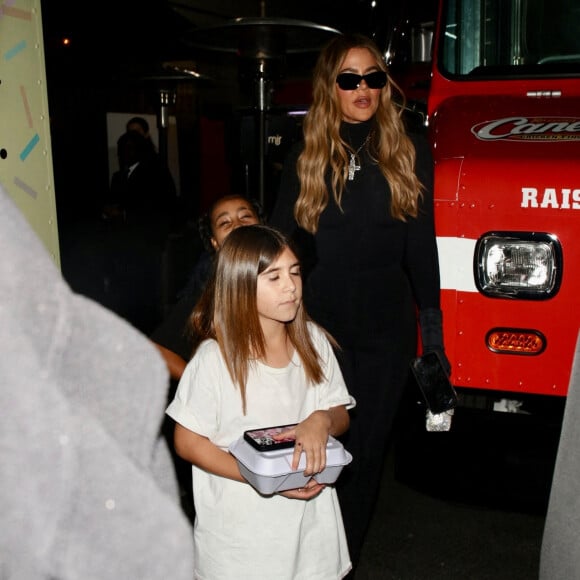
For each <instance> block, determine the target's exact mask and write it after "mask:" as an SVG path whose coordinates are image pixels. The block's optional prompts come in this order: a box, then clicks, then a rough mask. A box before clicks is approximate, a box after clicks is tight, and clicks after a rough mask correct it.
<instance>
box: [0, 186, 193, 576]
mask: <svg viewBox="0 0 580 580" xmlns="http://www.w3.org/2000/svg"><path fill="white" fill-rule="evenodd" d="M0 245H1V247H2V248H3V249H4V256H3V259H2V261H1V263H0V344H1V345H2V350H1V352H2V354H1V358H0V406H1V407H2V409H4V410H5V413H4V414H3V418H2V421H1V422H0V463H1V465H2V467H1V469H0V474H1V475H0V477H1V481H0V514H1V516H0V517H1V519H2V534H0V562H1V565H0V567H1V573H0V576H1V577H2V578H6V579H8V578H10V579H15V580H16V579H22V580H54V579H59V580H118V579H119V578H125V579H139V580H162V579H164V578H167V574H168V570H171V574H170V575H171V578H172V580H178V579H179V580H191V577H192V574H193V558H192V553H193V545H192V530H191V527H190V525H189V522H188V521H187V519H186V517H185V515H184V514H183V512H182V510H181V508H180V506H179V496H178V489H177V484H176V480H175V476H174V471H173V469H172V465H171V458H170V454H169V450H168V449H167V443H166V441H165V439H164V438H163V437H161V435H160V427H161V422H162V418H163V416H164V413H163V410H164V406H165V403H166V392H167V385H168V376H167V369H166V368H165V365H164V364H163V360H162V359H161V357H160V356H158V355H157V353H156V351H155V349H154V348H153V347H152V346H151V344H150V342H149V341H148V340H147V339H146V338H145V337H144V336H143V335H141V334H139V333H138V332H137V331H136V330H135V329H134V328H132V327H131V326H130V325H129V324H127V323H126V322H125V321H123V320H122V319H120V318H119V317H117V316H116V315H115V314H113V313H112V312H109V311H108V310H106V309H105V308H103V307H102V306H100V305H99V304H97V303H95V302H93V301H92V300H90V299H88V298H85V297H83V296H80V295H78V294H75V293H73V292H72V291H71V290H70V288H69V286H68V285H67V284H66V283H65V282H64V280H63V278H62V276H61V273H60V272H59V271H58V269H57V268H56V266H55V264H54V262H53V261H52V260H51V258H50V257H49V255H48V253H47V251H46V249H45V248H44V246H43V245H42V243H41V242H40V240H39V239H38V238H37V237H36V236H35V234H34V232H33V231H32V230H31V228H30V227H29V225H28V223H27V222H26V220H25V219H24V217H23V216H22V215H21V214H20V212H19V211H18V209H17V207H16V206H15V204H14V202H13V201H12V199H11V198H10V197H9V196H8V195H7V194H6V193H5V192H4V191H3V190H2V189H1V188H0Z"/></svg>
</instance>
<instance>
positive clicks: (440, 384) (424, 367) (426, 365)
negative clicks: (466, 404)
mask: <svg viewBox="0 0 580 580" xmlns="http://www.w3.org/2000/svg"><path fill="white" fill-rule="evenodd" d="M411 370H412V371H413V374H414V375H415V380H416V381H417V384H418V385H419V389H420V390H421V393H422V394H423V397H424V399H425V403H426V404H427V407H428V408H429V410H430V411H431V413H433V414H435V415H436V414H438V413H443V412H444V411H449V410H450V409H453V408H454V407H456V406H457V393H456V392H455V389H454V388H453V385H452V384H451V381H450V380H449V377H448V376H447V373H446V372H445V369H444V368H443V363H442V361H441V358H440V356H439V353H437V352H435V351H433V352H428V353H425V354H424V355H423V356H420V357H418V358H415V359H413V360H412V361H411Z"/></svg>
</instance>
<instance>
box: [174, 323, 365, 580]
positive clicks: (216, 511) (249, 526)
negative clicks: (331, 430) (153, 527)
mask: <svg viewBox="0 0 580 580" xmlns="http://www.w3.org/2000/svg"><path fill="white" fill-rule="evenodd" d="M309 328H310V332H311V335H312V338H313V342H314V344H315V347H316V349H317V350H318V352H319V353H320V355H321V358H322V361H323V371H324V375H325V377H326V378H325V380H324V381H323V382H322V383H321V384H318V385H315V386H314V385H309V384H308V383H307V382H306V377H305V373H304V371H303V368H302V364H301V361H300V358H299V357H298V355H297V354H296V353H295V354H294V357H293V359H292V361H291V362H290V364H289V365H288V366H287V367H286V368H272V367H268V366H266V365H264V364H262V363H259V362H257V363H255V364H253V365H251V366H250V371H249V376H248V382H247V386H246V402H247V413H246V415H243V413H242V398H241V395H240V390H239V388H237V387H236V386H235V385H234V383H233V382H232V380H231V378H230V375H229V373H228V370H227V368H226V365H225V364H224V361H223V358H222V355H221V352H220V350H219V347H218V344H217V342H215V341H214V340H207V341H205V342H204V343H202V344H201V345H200V347H199V349H198V350H197V352H196V354H195V356H194V357H193V359H192V360H191V361H190V362H189V363H188V365H187V367H186V369H185V372H184V374H183V376H182V378H181V380H180V382H179V386H178V388H177V392H176V394H175V398H174V399H173V401H172V402H171V404H170V405H169V407H168V408H167V414H168V415H169V416H170V417H172V418H173V419H174V420H175V421H177V422H178V423H180V424H181V425H183V426H184V427H185V428H187V429H189V430H191V431H194V432H195V433H198V434H200V435H203V436H205V437H208V438H209V439H210V440H211V441H212V442H213V443H215V444H216V445H217V446H219V447H221V448H222V449H224V450H227V448H228V446H229V445H230V444H231V443H232V442H233V441H235V440H236V439H238V438H239V437H240V436H241V435H242V433H243V432H244V431H245V430H247V429H255V428H258V427H267V426H270V425H285V424H290V423H297V422H300V421H302V420H303V419H305V418H306V417H308V416H309V415H310V414H311V413H312V412H313V411H315V410H318V409H329V408H331V407H335V406H337V405H346V406H347V408H352V407H353V406H354V405H355V401H354V399H353V398H352V397H351V396H350V395H349V393H348V391H347V389H346V385H345V383H344V379H343V377H342V374H341V372H340V368H339V366H338V363H337V361H336V358H335V356H334V352H333V351H332V347H331V345H330V343H329V342H328V340H327V339H326V337H325V336H324V334H323V333H322V332H321V330H320V329H319V328H318V327H316V326H315V325H314V324H310V325H309ZM192 474H193V497H194V502H195V513H196V521H195V528H194V543H195V567H196V578H198V579H200V580H230V579H231V580H272V579H273V578H276V580H285V579H286V580H335V579H338V578H343V577H344V576H345V575H346V574H347V572H348V571H349V570H350V567H351V564H350V557H349V554H348V548H347V544H346V536H345V532H344V526H343V523H342V516H341V513H340V507H339V504H338V498H337V495H336V490H335V489H334V487H332V486H328V487H326V488H325V489H324V490H323V491H322V492H321V493H320V494H319V495H318V496H316V497H315V498H313V499H311V500H309V501H302V500H294V499H288V498H285V497H283V496H281V495H272V496H263V495H261V494H259V493H258V492H257V491H256V490H255V489H254V488H253V487H252V486H251V485H249V484H247V483H240V482H237V481H233V480H231V479H227V478H224V477H220V476H216V475H212V474H210V473H208V472H206V471H204V470H202V469H199V468H198V467H195V466H193V471H192Z"/></svg>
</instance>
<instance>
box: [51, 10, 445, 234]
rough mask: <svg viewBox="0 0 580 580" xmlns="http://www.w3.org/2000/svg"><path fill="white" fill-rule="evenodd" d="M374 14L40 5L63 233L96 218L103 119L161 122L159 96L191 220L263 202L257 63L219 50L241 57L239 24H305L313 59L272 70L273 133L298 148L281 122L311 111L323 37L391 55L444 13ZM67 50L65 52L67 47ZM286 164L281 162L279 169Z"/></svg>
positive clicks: (303, 56) (104, 164) (104, 162)
mask: <svg viewBox="0 0 580 580" xmlns="http://www.w3.org/2000/svg"><path fill="white" fill-rule="evenodd" d="M374 4H375V6H374V7H371V2H370V1H369V0H365V1H361V0H350V1H338V2H333V1H315V2H312V1H310V2H307V1H296V2H287V1H282V0H276V1H270V2H263V3H260V2H255V1H253V0H252V1H251V2H250V1H245V0H242V1H234V0H232V1H224V0H215V1H212V2H209V1H207V0H206V1H197V0H181V1H173V0H150V1H149V2H146V3H145V2H140V1H138V0H122V1H117V2H103V3H99V4H86V3H79V2H73V1H72V0H60V1H59V2H50V3H49V2H45V3H43V6H42V11H43V28H44V39H45V47H46V51H45V57H46V70H47V82H48V96H49V109H50V116H51V137H52V144H53V159H54V172H55V187H56V193H57V205H58V211H59V223H60V225H61V227H63V228H66V227H67V226H68V225H69V224H70V223H71V222H72V223H75V222H76V221H77V220H78V219H79V218H81V219H82V218H84V217H86V216H87V215H95V214H96V213H98V211H99V207H100V203H101V199H102V197H103V194H104V192H105V191H106V189H107V187H108V185H109V183H108V180H109V177H108V176H109V172H108V159H107V134H106V113H107V112H125V111H131V112H140V113H147V114H155V115H157V116H158V115H159V90H160V88H161V87H162V86H163V87H165V86H167V85H170V88H171V90H172V91H174V92H175V94H176V101H175V105H173V106H172V107H171V108H170V112H171V114H172V115H175V117H176V120H177V127H178V144H179V152H180V153H179V155H180V158H179V165H180V184H179V186H180V190H181V191H182V197H183V202H184V204H185V209H184V212H185V213H186V214H187V215H189V216H195V215H197V214H198V213H199V212H200V211H203V210H204V209H205V208H206V207H207V205H208V204H209V202H210V201H211V200H212V199H213V198H215V197H219V196H220V195H222V194H223V193H226V191H227V190H237V191H242V192H245V193H248V191H247V190H248V189H251V190H253V191H255V189H256V176H255V166H256V162H257V158H256V146H255V143H256V141H255V135H254V132H255V131H257V129H256V123H255V114H256V103H257V93H256V90H257V89H256V79H255V69H254V68H253V67H254V66H255V65H256V63H255V61H252V59H251V58H250V59H243V58H240V57H239V56H237V55H236V54H235V53H234V52H233V51H231V52H224V51H221V50H214V49H215V48H216V47H223V46H224V43H225V45H226V46H229V47H230V48H235V47H234V46H232V45H231V32H232V29H231V28H229V25H230V24H231V23H232V21H233V19H234V18H237V17H243V18H262V17H265V18H267V19H274V20H276V21H285V20H287V19H289V20H291V21H295V22H299V23H300V25H301V26H299V27H298V32H297V33H296V35H295V36H293V37H292V41H291V44H292V46H290V47H289V48H290V49H295V48H298V47H302V46H308V47H312V48H313V50H311V51H308V52H302V53H300V54H297V55H296V54H293V53H292V50H289V51H288V54H287V55H285V57H284V58H283V59H282V60H281V61H278V59H273V60H272V61H270V62H269V66H270V64H271V68H270V69H269V70H268V83H269V85H268V88H269V92H268V102H267V108H268V111H269V113H270V114H269V117H270V120H269V122H270V123H271V124H272V125H273V126H274V128H275V129H276V130H277V131H286V132H289V133H290V134H292V136H293V137H294V135H295V134H298V133H299V128H297V127H296V126H289V125H288V123H287V122H286V120H285V119H286V116H285V114H284V113H285V112H286V111H287V110H288V109H289V108H293V107H299V106H301V105H302V108H304V107H303V105H305V104H307V101H308V98H309V78H310V75H311V70H312V66H313V65H314V61H315V58H316V54H317V50H316V49H317V47H318V46H320V45H321V44H322V43H323V41H326V40H327V39H328V38H330V35H319V34H318V31H317V28H316V26H323V27H330V28H332V29H336V30H339V31H341V32H362V33H364V34H367V35H368V36H371V37H372V38H374V39H375V40H376V42H377V44H378V45H379V46H380V47H381V49H384V48H385V47H386V45H387V42H388V38H389V34H390V32H391V30H392V28H393V26H395V25H396V24H398V23H400V22H402V21H403V20H404V19H406V18H411V19H414V20H421V21H423V20H432V19H433V17H434V14H435V10H436V0H421V1H420V2H419V1H416V2H403V1H401V0H397V1H387V0H377V2H375V3H374ZM264 15H265V16H264ZM314 25H316V26H314ZM206 30H211V31H212V32H211V33H210V34H209V35H206V36H205V37H204V40H203V42H202V44H201V46H200V45H199V43H198V44H196V43H195V39H196V34H198V33H199V32H200V31H202V32H203V31H206ZM65 38H67V39H69V43H68V44H64V43H63V40H64V39H65ZM289 42H290V41H289ZM228 43H229V45H228ZM167 62H171V63H174V64H175V63H178V64H179V65H180V66H181V67H184V66H185V67H186V68H188V69H194V70H195V71H196V72H198V73H199V74H200V75H201V79H200V80H191V77H190V78H189V79H187V80H185V82H182V81H180V80H175V78H176V77H177V76H179V75H181V76H183V75H182V74H181V73H179V72H176V71H175V70H168V69H167V68H164V66H163V65H164V63H167ZM282 156H283V151H279V152H278V157H282ZM274 162H275V163H279V162H280V159H275V160H272V163H274ZM248 168H249V169H248ZM248 172H249V173H250V180H249V182H248V178H247V175H246V174H247V173H248ZM252 172H253V173H254V175H253V174H252ZM270 173H271V172H270ZM270 173H268V174H267V179H268V183H267V187H268V197H269V200H268V203H267V204H266V205H271V202H272V199H273V196H274V195H275V189H276V186H277V183H276V181H275V179H276V176H275V175H274V176H273V175H270Z"/></svg>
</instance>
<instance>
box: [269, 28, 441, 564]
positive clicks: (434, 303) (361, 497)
mask: <svg viewBox="0 0 580 580" xmlns="http://www.w3.org/2000/svg"><path fill="white" fill-rule="evenodd" d="M403 102H404V97H403V95H402V94H401V93H400V91H399V89H398V87H397V85H396V84H395V83H394V82H393V80H392V79H391V78H390V76H389V75H388V71H387V67H386V65H385V62H384V61H383V58H382V55H381V53H380V51H379V50H378V48H377V46H376V45H375V44H374V42H373V41H372V40H370V39H369V38H367V37H365V36H361V35H341V36H337V37H334V38H333V39H332V40H331V41H330V42H329V43H328V44H327V45H326V46H325V48H324V49H323V50H322V52H321V54H320V56H319V58H318V62H317V64H316V67H315V70H314V76H313V101H312V105H311V106H310V108H309V111H308V113H307V115H306V117H305V120H304V126H303V130H304V140H303V142H301V143H299V144H297V145H296V146H295V147H294V148H293V150H292V151H291V152H290V153H289V156H288V158H287V160H286V162H285V166H284V170H283V173H282V177H281V185H280V190H279V193H278V198H277V200H276V203H275V205H274V209H273V212H272V215H271V216H270V219H269V223H270V224H271V225H273V226H275V227H278V228H279V229H281V230H282V231H284V232H286V233H287V234H288V235H290V236H292V237H294V238H295V240H296V241H297V243H299V244H300V246H301V254H302V255H301V259H302V262H303V264H304V266H305V270H306V271H305V284H304V302H305V305H306V307H307V308H308V311H309V312H310V314H311V315H312V317H313V318H314V320H316V321H317V322H318V323H319V324H321V325H322V326H324V327H325V328H326V329H327V330H329V332H330V333H331V334H332V335H333V336H334V337H335V338H336V339H337V341H338V343H339V344H340V346H341V349H340V351H337V357H338V360H339V363H340V366H341V369H342V372H343V375H344V378H345V381H346V383H347V386H348V388H349V391H350V392H351V393H352V394H353V396H354V397H355V399H356V400H357V407H356V410H353V412H352V414H351V417H352V420H351V427H350V429H349V431H348V433H347V434H346V435H345V436H344V438H343V442H344V443H345V445H346V447H347V449H348V450H349V451H350V452H351V453H352V455H353V457H354V459H353V463H352V464H351V469H349V470H348V473H346V474H345V477H342V478H341V480H340V481H339V482H338V492H339V499H340V502H341V507H342V510H343V514H344V520H345V527H346V532H347V538H348V542H349V548H350V553H351V557H352V559H353V562H354V563H355V564H356V562H357V560H358V557H359V555H360V550H361V547H362V544H363V541H364V537H365V534H366V531H367V528H368V526H369V522H370V519H371V516H372V513H373V509H374V505H375V502H376V498H377V495H378V488H379V483H380V480H381V472H382V467H383V464H384V460H385V455H386V452H387V450H388V445H389V442H390V436H391V432H392V427H393V423H394V419H395V416H396V412H397V409H398V407H399V404H400V402H401V400H402V397H403V393H404V389H405V385H406V383H407V379H408V376H409V362H410V360H411V359H412V358H413V357H414V356H416V353H417V347H418V344H417V342H418V341H417V322H418V321H419V323H420V329H421V339H422V344H423V350H424V351H429V350H437V351H439V352H440V353H441V354H443V356H445V355H444V347H443V336H442V316H441V310H440V302H439V294H440V282H439V263H438V255H437V246H436V239H435V228H434V219H433V192H432V185H433V162H432V157H431V152H430V149H429V145H428V143H427V141H426V140H425V139H424V138H423V137H422V136H418V135H411V134H410V133H408V132H407V131H406V128H405V125H404V122H403V118H402V110H403V107H402V103H403ZM417 319H418V320H417ZM444 360H445V362H446V363H447V364H448V362H447V359H446V358H444Z"/></svg>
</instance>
